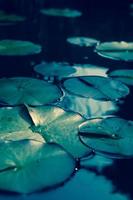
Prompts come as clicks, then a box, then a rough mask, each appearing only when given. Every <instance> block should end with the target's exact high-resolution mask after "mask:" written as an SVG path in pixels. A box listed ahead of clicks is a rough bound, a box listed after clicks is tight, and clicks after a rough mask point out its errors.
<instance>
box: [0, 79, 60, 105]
mask: <svg viewBox="0 0 133 200" xmlns="http://www.w3.org/2000/svg"><path fill="white" fill-rule="evenodd" d="M0 88H1V90H0V102H4V103H6V104H8V105H20V104H29V105H34V106H37V105H43V104H47V103H51V102H53V101H56V100H57V99H59V98H60V97H61V96H62V92H61V91H60V89H59V88H58V87H57V86H56V85H53V84H51V83H48V82H45V81H42V80H38V79H34V78H27V77H14V78H2V79H0Z"/></svg>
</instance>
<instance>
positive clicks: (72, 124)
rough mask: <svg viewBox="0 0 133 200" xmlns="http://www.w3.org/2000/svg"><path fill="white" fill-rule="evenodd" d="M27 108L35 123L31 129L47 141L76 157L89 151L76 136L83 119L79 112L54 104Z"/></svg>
mask: <svg viewBox="0 0 133 200" xmlns="http://www.w3.org/2000/svg"><path fill="white" fill-rule="evenodd" d="M28 110H29V114H30V115H31V118H32V120H33V122H34V124H35V126H33V128H32V130H33V131H35V132H39V133H40V134H41V135H42V136H43V137H44V139H45V140H46V141H47V142H55V143H57V144H60V145H61V146H62V147H63V148H64V149H65V150H66V151H67V152H69V153H70V154H71V155H72V156H74V157H76V158H79V157H82V156H84V155H86V154H88V153H90V151H89V149H88V148H87V147H86V146H85V145H83V144H82V143H81V142H80V140H79V137H78V126H79V125H80V124H81V123H82V122H83V121H84V119H83V118H82V117H81V116H80V115H79V114H76V113H73V112H66V111H64V110H63V109H61V108H59V107H56V106H40V107H36V108H35V107H34V108H33V107H28Z"/></svg>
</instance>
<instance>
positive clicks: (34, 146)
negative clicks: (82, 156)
mask: <svg viewBox="0 0 133 200" xmlns="http://www.w3.org/2000/svg"><path fill="white" fill-rule="evenodd" d="M0 155H1V156H0V189H1V190H7V191H13V192H17V193H32V192H35V191H37V190H41V189H46V188H47V187H52V186H55V185H57V184H59V183H62V182H64V181H65V180H66V179H67V178H68V177H70V176H71V175H72V173H73V171H74V168H75V161H74V160H73V159H72V157H71V156H70V155H69V154H67V153H66V152H65V151H64V150H63V149H62V148H61V147H60V146H58V145H55V144H50V145H49V144H46V143H43V142H38V141H34V140H21V141H15V142H9V141H7V142H1V144H0Z"/></svg>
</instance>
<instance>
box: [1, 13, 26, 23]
mask: <svg viewBox="0 0 133 200" xmlns="http://www.w3.org/2000/svg"><path fill="white" fill-rule="evenodd" d="M25 19H26V18H25V17H24V16H19V15H16V14H8V13H6V12H5V11H2V10H0V25H6V24H7V25H11V24H14V23H17V22H23V21H25Z"/></svg>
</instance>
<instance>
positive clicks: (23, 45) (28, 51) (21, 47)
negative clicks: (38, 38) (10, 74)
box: [0, 39, 42, 56]
mask: <svg viewBox="0 0 133 200" xmlns="http://www.w3.org/2000/svg"><path fill="white" fill-rule="evenodd" d="M41 50H42V47H41V46H40V45H38V44H34V43H32V42H29V41H21V40H9V39H6V40H1V41H0V55H1V56H26V55H32V54H38V53H40V52H41Z"/></svg>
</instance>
